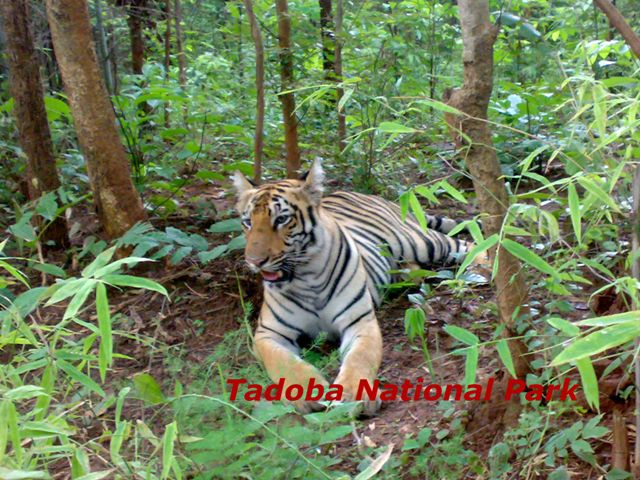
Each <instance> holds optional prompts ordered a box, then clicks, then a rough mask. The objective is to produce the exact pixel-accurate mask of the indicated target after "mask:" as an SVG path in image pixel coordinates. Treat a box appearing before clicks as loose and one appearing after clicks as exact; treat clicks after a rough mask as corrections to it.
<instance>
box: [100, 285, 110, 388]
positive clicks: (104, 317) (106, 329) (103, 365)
mask: <svg viewBox="0 0 640 480" xmlns="http://www.w3.org/2000/svg"><path fill="white" fill-rule="evenodd" d="M96 310H97V314H98V328H99V330H100V351H99V356H98V366H99V369H100V379H101V380H102V382H104V381H105V378H106V376H107V368H109V367H110V366H111V364H112V362H113V337H112V332H111V312H110V311H109V301H108V299H107V287H105V286H104V283H98V286H97V287H96Z"/></svg>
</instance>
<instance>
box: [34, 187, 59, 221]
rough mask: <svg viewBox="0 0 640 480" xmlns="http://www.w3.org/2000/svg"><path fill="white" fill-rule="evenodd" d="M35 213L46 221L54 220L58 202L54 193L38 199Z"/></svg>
mask: <svg viewBox="0 0 640 480" xmlns="http://www.w3.org/2000/svg"><path fill="white" fill-rule="evenodd" d="M36 212H37V213H38V215H40V216H42V217H43V218H44V219H45V220H48V221H51V220H53V219H54V218H55V216H56V213H57V212H58V202H57V201H56V194H55V192H47V193H45V194H44V195H42V196H41V197H40V198H39V199H38V204H37V205H36Z"/></svg>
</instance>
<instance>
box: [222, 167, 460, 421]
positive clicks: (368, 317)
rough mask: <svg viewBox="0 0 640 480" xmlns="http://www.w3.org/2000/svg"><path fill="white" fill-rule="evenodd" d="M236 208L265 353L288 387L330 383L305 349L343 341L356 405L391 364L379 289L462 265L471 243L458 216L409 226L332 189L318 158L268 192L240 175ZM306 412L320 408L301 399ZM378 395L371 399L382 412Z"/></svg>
mask: <svg viewBox="0 0 640 480" xmlns="http://www.w3.org/2000/svg"><path fill="white" fill-rule="evenodd" d="M233 183H234V187H235V190H236V195H237V198H236V201H237V203H236V210H237V212H238V214H239V216H240V222H241V224H242V229H243V231H244V235H245V238H246V247H245V251H244V260H245V262H246V264H247V266H248V268H249V269H250V270H251V271H253V272H254V273H256V274H257V273H260V274H261V276H262V280H263V285H264V300H263V303H262V307H261V308H260V312H259V318H258V322H257V327H256V329H255V333H254V338H253V348H254V353H255V355H256V357H257V358H258V359H259V360H260V361H261V362H262V363H263V365H264V367H265V369H266V371H267V374H268V375H269V377H270V378H271V379H272V380H273V381H274V382H278V381H280V380H281V379H282V378H284V388H287V387H288V386H290V385H309V382H310V381H311V380H312V379H313V381H314V382H315V383H316V384H320V385H323V386H324V387H325V388H326V387H327V386H328V385H329V384H328V382H327V380H326V379H325V378H324V377H323V375H322V374H321V373H320V371H319V370H318V369H316V368H315V367H314V366H312V365H311V364H310V363H308V362H306V361H305V360H303V359H302V358H301V356H300V352H301V345H304V342H305V341H308V340H309V339H313V338H315V337H317V336H318V335H319V334H320V333H321V332H324V334H326V335H327V337H328V338H329V339H333V340H335V341H338V342H339V350H340V356H341V364H340V368H339V372H338V375H337V377H336V379H335V381H334V382H333V384H339V385H341V386H342V389H343V392H344V394H343V397H342V398H343V400H347V401H349V400H353V399H355V394H356V392H357V389H358V385H359V383H360V381H361V380H366V381H369V382H371V381H373V380H375V378H376V375H377V372H378V369H379V367H380V364H381V360H382V336H381V333H380V327H379V325H378V321H377V319H376V315H375V308H376V307H378V306H379V305H380V302H381V301H382V298H381V291H380V287H381V286H384V285H387V284H389V283H390V282H391V281H393V280H394V278H393V274H392V272H394V271H398V269H399V268H402V267H403V266H405V265H409V266H413V267H415V266H417V267H418V268H424V267H429V266H433V265H437V264H440V263H447V262H455V261H457V260H458V261H459V260H460V257H461V256H464V254H465V253H467V252H468V251H469V250H470V248H471V246H472V244H471V243H469V242H465V241H463V240H460V239H457V238H454V237H450V236H448V235H446V233H448V232H450V231H451V230H452V229H453V228H454V227H455V226H456V225H457V222H455V221H454V220H452V219H448V218H443V217H438V216H431V215H427V216H426V221H427V226H428V228H427V230H426V231H423V229H422V228H421V226H420V224H419V222H418V221H417V220H416V219H415V217H413V216H411V215H407V216H406V218H405V219H404V220H403V218H402V215H401V210H400V207H398V206H397V205H396V204H394V203H392V202H390V201H388V200H385V199H383V198H381V197H378V196H373V195H366V194H361V193H354V192H344V191H338V192H335V193H331V194H328V195H326V196H325V195H323V193H324V171H323V168H322V165H321V162H320V161H319V160H316V161H314V162H313V164H312V165H311V168H310V169H309V171H308V172H306V173H305V174H303V175H302V176H301V177H300V179H287V180H281V181H277V182H273V183H266V184H263V185H260V186H256V185H254V184H253V183H252V182H250V181H249V180H248V179H247V178H246V177H245V176H244V175H243V174H242V173H240V172H235V174H234V178H233ZM293 403H294V406H295V407H296V409H297V410H298V411H299V412H301V413H309V412H313V411H317V410H320V409H322V408H323V406H322V405H321V404H320V403H319V402H313V401H305V400H299V401H296V402H293ZM379 406H380V402H379V400H377V399H374V400H369V399H366V400H364V401H363V404H362V406H361V408H362V410H363V411H362V413H363V414H364V415H367V416H371V415H373V414H375V412H376V411H377V410H378V408H379Z"/></svg>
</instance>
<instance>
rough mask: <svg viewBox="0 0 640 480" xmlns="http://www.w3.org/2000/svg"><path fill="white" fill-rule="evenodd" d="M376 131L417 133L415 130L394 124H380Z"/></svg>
mask: <svg viewBox="0 0 640 480" xmlns="http://www.w3.org/2000/svg"><path fill="white" fill-rule="evenodd" d="M378 131H379V132H381V133H414V132H417V130H416V129H415V128H411V127H407V126H405V125H402V124H400V123H396V122H381V123H380V125H378Z"/></svg>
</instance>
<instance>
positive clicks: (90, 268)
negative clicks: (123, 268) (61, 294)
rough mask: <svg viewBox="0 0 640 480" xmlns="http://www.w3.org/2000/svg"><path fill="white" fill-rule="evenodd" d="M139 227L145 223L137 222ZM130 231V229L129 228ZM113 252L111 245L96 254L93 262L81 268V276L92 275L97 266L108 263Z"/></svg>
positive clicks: (114, 250)
mask: <svg viewBox="0 0 640 480" xmlns="http://www.w3.org/2000/svg"><path fill="white" fill-rule="evenodd" d="M137 225H139V226H140V227H145V226H146V225H145V224H137ZM133 228H136V226H135V225H134V227H132V229H133ZM130 231H131V230H130ZM114 253H116V247H115V246H114V247H111V248H108V249H107V250H105V251H104V252H102V253H101V254H100V255H98V256H97V257H96V258H94V260H93V262H91V263H90V264H89V265H87V266H86V267H84V269H83V270H82V276H83V277H85V278H88V277H91V276H93V274H94V273H95V272H96V270H98V269H99V268H102V267H104V266H105V265H106V264H107V263H109V262H110V261H111V259H112V258H113V255H114Z"/></svg>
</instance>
